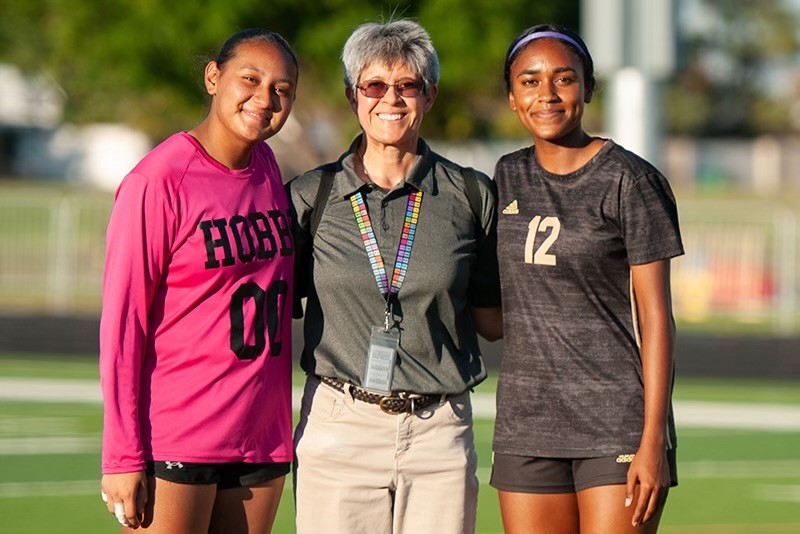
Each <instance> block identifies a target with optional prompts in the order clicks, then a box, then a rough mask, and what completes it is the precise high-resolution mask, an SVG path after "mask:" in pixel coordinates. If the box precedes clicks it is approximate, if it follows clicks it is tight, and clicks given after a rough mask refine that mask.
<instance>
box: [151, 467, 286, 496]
mask: <svg viewBox="0 0 800 534" xmlns="http://www.w3.org/2000/svg"><path fill="white" fill-rule="evenodd" d="M291 467H292V464H291V463H288V462H279V463H265V464H249V463H244V462H233V463H225V464H198V463H191V462H147V474H148V475H151V476H154V477H156V478H160V479H162V480H168V481H170V482H177V483H179V484H216V485H217V489H221V490H222V489H231V488H242V487H246V486H254V485H256V484H260V483H262V482H266V481H268V480H273V479H275V478H278V477H282V476H285V475H286V474H288V473H289V471H291Z"/></svg>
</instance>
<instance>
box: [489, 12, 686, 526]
mask: <svg viewBox="0 0 800 534" xmlns="http://www.w3.org/2000/svg"><path fill="white" fill-rule="evenodd" d="M505 79H506V83H507V87H508V98H509V104H510V106H511V109H512V110H513V111H515V112H516V113H517V115H518V117H519V119H520V121H521V122H522V124H523V126H524V127H525V128H526V129H527V130H528V131H529V132H530V133H531V136H532V137H533V146H531V147H528V148H525V149H522V150H519V151H517V152H514V153H512V154H507V155H505V156H503V157H502V158H501V159H500V161H499V162H498V164H497V169H496V172H495V180H496V182H497V187H498V190H499V203H498V209H499V210H502V211H501V213H500V215H499V222H498V240H499V244H498V257H499V260H500V270H501V280H502V290H503V322H504V331H505V344H504V354H503V363H502V367H501V372H500V379H499V384H498V393H497V395H498V398H497V420H496V425H495V436H494V453H495V455H494V464H493V468H492V480H491V483H492V485H493V486H494V487H496V488H497V489H498V490H499V492H500V505H501V510H502V515H503V522H504V525H505V528H506V532H559V533H561V532H575V533H578V532H588V531H592V532H614V533H626V532H631V533H633V532H635V533H642V532H655V531H656V529H657V528H658V522H659V519H660V517H661V512H662V510H663V505H664V502H665V499H666V495H667V491H668V488H669V486H674V485H676V484H677V476H676V473H675V430H674V424H673V420H672V409H671V400H670V398H671V391H672V380H673V357H672V351H673V345H674V335H675V333H674V332H675V330H674V322H673V319H672V311H671V304H670V301H671V297H670V283H669V267H670V258H672V257H674V256H678V255H680V254H682V253H683V246H682V244H681V238H680V231H679V229H678V218H677V209H676V206H675V200H674V197H673V195H672V192H671V190H670V187H669V184H668V183H667V181H666V179H665V178H664V177H663V176H662V175H661V173H659V172H658V170H656V169H655V168H654V167H653V166H652V165H650V164H649V163H648V162H646V161H644V160H643V159H641V158H640V157H638V156H636V155H635V154H633V153H631V152H629V151H627V150H625V149H624V148H622V147H620V146H618V145H616V144H614V142H613V141H611V140H609V139H602V138H598V137H593V136H590V135H589V134H587V133H586V132H585V131H584V130H583V127H582V125H581V119H582V116H583V111H584V106H585V104H587V103H588V102H589V101H590V100H591V97H592V92H593V90H594V88H595V86H594V83H595V82H594V72H593V65H592V59H591V56H590V54H589V52H588V50H587V48H586V45H585V44H584V42H583V41H582V40H581V38H580V37H579V36H578V35H576V34H575V33H573V32H571V31H569V30H567V29H565V28H561V27H558V26H553V25H541V26H536V27H533V28H530V29H529V30H527V31H525V32H523V33H522V34H521V35H520V36H519V37H518V38H517V39H516V40H515V41H514V42H513V43H512V45H511V47H510V48H509V52H508V54H507V56H506V62H505Z"/></svg>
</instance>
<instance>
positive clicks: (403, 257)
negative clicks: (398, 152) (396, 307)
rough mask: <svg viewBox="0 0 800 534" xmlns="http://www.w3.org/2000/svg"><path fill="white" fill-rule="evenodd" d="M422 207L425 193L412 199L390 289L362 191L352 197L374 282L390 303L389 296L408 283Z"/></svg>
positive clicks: (415, 195)
mask: <svg viewBox="0 0 800 534" xmlns="http://www.w3.org/2000/svg"><path fill="white" fill-rule="evenodd" d="M421 203H422V191H416V192H413V193H411V195H409V197H408V204H407V205H406V216H405V220H404V222H403V233H402V235H401V236H400V245H399V246H398V247H397V256H396V257H395V260H394V271H392V283H391V286H390V285H389V283H388V277H387V276H386V267H385V265H384V263H383V257H382V256H381V251H380V250H379V249H378V242H377V240H376V239H375V232H374V231H373V229H372V222H371V221H370V219H369V213H367V205H366V204H365V203H364V196H363V194H362V193H361V191H359V192H357V193H355V194H354V195H353V196H351V197H350V204H351V205H352V206H353V215H355V217H356V223H358V230H359V232H361V239H362V241H364V248H365V249H366V251H367V257H368V258H369V263H370V266H371V267H372V272H373V274H374V275H375V282H377V284H378V289H379V290H380V292H381V294H382V295H383V296H384V298H386V299H387V302H388V300H389V296H390V295H396V294H397V293H398V292H399V291H400V286H401V285H402V284H403V280H405V277H406V271H407V270H408V260H409V259H410V257H411V246H412V245H413V244H414V234H416V233H417V220H418V219H419V205H420V204H421Z"/></svg>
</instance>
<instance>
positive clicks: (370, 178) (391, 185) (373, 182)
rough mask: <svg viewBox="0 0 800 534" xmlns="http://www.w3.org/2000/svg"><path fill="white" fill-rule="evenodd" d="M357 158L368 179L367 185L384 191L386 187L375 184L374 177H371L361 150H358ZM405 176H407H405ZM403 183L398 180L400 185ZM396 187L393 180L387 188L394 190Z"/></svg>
mask: <svg viewBox="0 0 800 534" xmlns="http://www.w3.org/2000/svg"><path fill="white" fill-rule="evenodd" d="M364 152H365V153H366V149H364ZM356 157H357V158H358V161H359V162H360V163H361V168H362V169H363V170H364V176H365V177H366V179H367V183H369V184H373V185H375V186H377V187H380V188H382V189H383V188H384V187H383V186H380V185H378V184H377V183H375V180H373V179H372V176H370V175H369V171H368V170H367V164H366V163H364V156H363V155H362V154H361V152H360V151H359V150H356ZM404 176H405V174H404ZM401 181H402V179H401V180H398V183H399V182H401ZM396 185H397V184H396V183H393V180H389V185H388V186H387V187H386V189H392V188H394V187H395V186H396Z"/></svg>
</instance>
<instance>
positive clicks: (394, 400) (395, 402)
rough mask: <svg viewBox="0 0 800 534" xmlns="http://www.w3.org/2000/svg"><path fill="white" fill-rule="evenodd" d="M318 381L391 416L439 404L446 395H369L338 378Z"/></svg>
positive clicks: (367, 392) (398, 393) (320, 378)
mask: <svg viewBox="0 0 800 534" xmlns="http://www.w3.org/2000/svg"><path fill="white" fill-rule="evenodd" d="M318 378H319V381H320V382H322V383H323V384H325V385H328V386H330V387H332V388H333V389H335V390H337V391H341V392H342V393H346V392H349V393H350V395H352V396H353V398H354V399H356V400H360V401H361V402H366V403H367V404H377V405H378V407H380V409H381V410H382V411H383V412H385V413H388V414H391V415H398V414H401V413H407V414H412V413H414V412H416V411H417V410H421V409H423V408H427V407H428V406H430V405H431V404H435V403H437V402H440V401H441V400H443V399H445V398H446V395H418V394H416V393H408V392H406V391H396V392H394V393H393V394H392V395H380V394H378V393H370V392H369V391H367V390H365V389H361V388H360V387H357V386H354V385H352V384H348V383H347V382H343V381H341V380H339V379H338V378H331V377H329V376H320V377H318Z"/></svg>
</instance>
